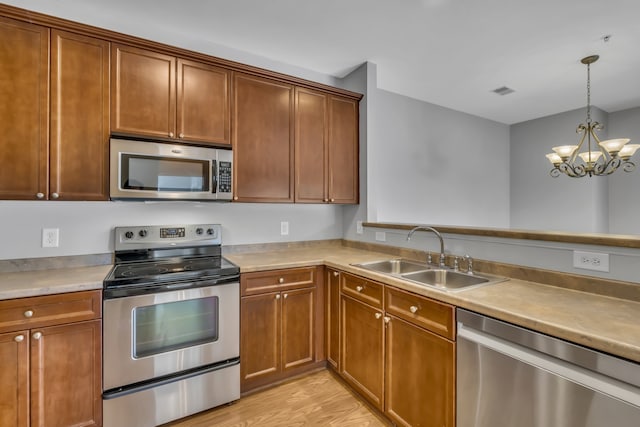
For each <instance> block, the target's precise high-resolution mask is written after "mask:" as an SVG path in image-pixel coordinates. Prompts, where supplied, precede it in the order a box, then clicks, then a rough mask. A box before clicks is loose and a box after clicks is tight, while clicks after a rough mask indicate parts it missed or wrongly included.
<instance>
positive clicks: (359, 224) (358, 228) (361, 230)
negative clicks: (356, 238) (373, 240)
mask: <svg viewBox="0 0 640 427" xmlns="http://www.w3.org/2000/svg"><path fill="white" fill-rule="evenodd" d="M362 233H364V228H362V221H356V234H362Z"/></svg>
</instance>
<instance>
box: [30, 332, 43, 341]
mask: <svg viewBox="0 0 640 427" xmlns="http://www.w3.org/2000/svg"><path fill="white" fill-rule="evenodd" d="M31 337H32V338H33V339H34V340H39V339H40V338H42V332H36V333H34V334H33V335H31Z"/></svg>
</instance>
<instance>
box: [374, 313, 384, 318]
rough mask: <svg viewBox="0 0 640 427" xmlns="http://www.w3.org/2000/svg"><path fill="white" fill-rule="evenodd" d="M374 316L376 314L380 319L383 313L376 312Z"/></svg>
mask: <svg viewBox="0 0 640 427" xmlns="http://www.w3.org/2000/svg"><path fill="white" fill-rule="evenodd" d="M374 316H376V319H379V318H381V317H382V313H376V314H374Z"/></svg>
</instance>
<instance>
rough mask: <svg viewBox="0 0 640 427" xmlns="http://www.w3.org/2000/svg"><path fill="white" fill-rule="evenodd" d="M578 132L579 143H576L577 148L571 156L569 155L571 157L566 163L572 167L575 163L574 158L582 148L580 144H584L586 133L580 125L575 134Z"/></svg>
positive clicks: (584, 128) (585, 129)
mask: <svg viewBox="0 0 640 427" xmlns="http://www.w3.org/2000/svg"><path fill="white" fill-rule="evenodd" d="M580 132H582V136H581V137H580V142H578V148H576V149H575V150H574V151H573V154H571V157H570V158H569V160H568V161H567V163H571V164H572V165H573V164H574V163H575V161H576V158H577V157H578V152H579V151H580V148H582V144H583V143H584V139H585V138H586V136H587V132H588V130H587V128H586V127H585V126H584V125H583V124H582V123H581V124H580V125H579V126H578V128H577V129H576V133H580Z"/></svg>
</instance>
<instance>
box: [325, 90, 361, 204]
mask: <svg viewBox="0 0 640 427" xmlns="http://www.w3.org/2000/svg"><path fill="white" fill-rule="evenodd" d="M358 139H359V138H358V101H356V100H354V99H350V98H342V97H337V96H331V97H330V98H329V150H328V152H329V154H328V157H329V172H328V174H329V201H330V202H331V203H358Z"/></svg>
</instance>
